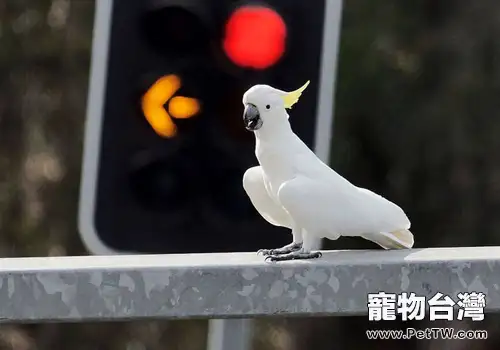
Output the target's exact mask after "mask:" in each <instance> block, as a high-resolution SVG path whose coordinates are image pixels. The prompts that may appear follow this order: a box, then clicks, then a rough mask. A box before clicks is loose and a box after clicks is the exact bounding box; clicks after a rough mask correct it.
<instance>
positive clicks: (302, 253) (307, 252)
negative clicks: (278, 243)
mask: <svg viewBox="0 0 500 350" xmlns="http://www.w3.org/2000/svg"><path fill="white" fill-rule="evenodd" d="M313 242H314V241H313V240H311V239H310V238H309V239H307V235H305V237H304V242H303V244H302V247H301V248H300V249H299V250H297V251H294V252H290V253H287V254H280V255H277V254H272V255H268V256H266V261H268V260H269V261H287V260H306V259H317V258H320V257H321V255H322V254H321V252H312V251H311V250H312V248H313V244H314V243H313Z"/></svg>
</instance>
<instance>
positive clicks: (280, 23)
mask: <svg viewBox="0 0 500 350" xmlns="http://www.w3.org/2000/svg"><path fill="white" fill-rule="evenodd" d="M286 35H287V29H286V24H285V21H284V20H283V18H282V17H281V16H280V15H279V14H278V13H277V12H276V11H274V10H273V9H271V8H269V7H265V6H255V5H254V6H242V7H240V8H238V9H237V10H236V11H234V12H233V13H232V14H231V16H230V17H229V19H228V21H227V23H226V31H225V37H224V42H223V48H224V51H225V52H226V55H227V56H228V57H229V59H230V60H231V61H233V62H234V63H235V64H237V65H239V66H241V67H245V68H253V69H265V68H268V67H270V66H272V65H274V64H275V63H276V62H277V61H278V60H279V59H280V58H281V56H283V53H284V51H285V40H286Z"/></svg>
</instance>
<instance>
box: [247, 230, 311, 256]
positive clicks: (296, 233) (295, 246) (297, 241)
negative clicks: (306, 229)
mask: <svg viewBox="0 0 500 350" xmlns="http://www.w3.org/2000/svg"><path fill="white" fill-rule="evenodd" d="M292 235H293V242H292V243H290V244H287V245H286V246H284V247H281V248H275V249H260V250H259V251H257V254H262V255H266V256H270V255H283V254H289V253H292V252H296V251H298V250H300V249H301V248H302V230H301V229H300V227H294V228H293V229H292Z"/></svg>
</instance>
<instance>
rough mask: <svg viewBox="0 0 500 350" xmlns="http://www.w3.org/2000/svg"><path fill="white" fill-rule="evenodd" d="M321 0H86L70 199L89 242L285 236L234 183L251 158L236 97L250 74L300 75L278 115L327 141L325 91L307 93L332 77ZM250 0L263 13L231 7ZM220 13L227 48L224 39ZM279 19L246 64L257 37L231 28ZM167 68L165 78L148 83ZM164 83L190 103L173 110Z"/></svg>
mask: <svg viewBox="0 0 500 350" xmlns="http://www.w3.org/2000/svg"><path fill="white" fill-rule="evenodd" d="M327 1H329V0H318V1H315V2H314V3H311V2H304V1H302V0H267V1H260V2H255V1H232V0H210V1H209V0H182V1H181V0H148V1H146V0H144V1H112V0H102V1H97V3H96V19H95V31H94V46H93V52H92V67H91V81H90V89H89V103H88V115H87V126H86V131H85V132H86V134H85V149H84V163H83V177H82V187H81V197H80V213H79V231H80V234H81V236H82V238H83V241H84V242H85V244H86V246H87V247H88V248H89V249H90V250H91V251H92V252H93V253H96V254H106V253H114V252H128V253H191V252H226V251H254V250H257V249H259V248H267V247H277V246H280V245H283V244H285V243H286V242H288V241H289V238H287V235H288V234H289V233H288V230H287V229H284V228H278V227H274V226H272V225H270V224H268V223H267V222H266V221H264V219H262V218H261V217H260V215H259V214H258V213H257V212H256V211H255V209H254V208H253V206H252V205H251V203H250V200H249V199H248V197H247V196H246V194H245V193H244V190H243V187H242V176H243V173H244V171H245V170H246V169H247V168H249V167H251V166H253V165H256V164H257V161H256V159H255V155H254V146H255V141H254V136H253V134H252V133H250V132H248V131H246V130H245V128H244V126H243V121H242V112H243V108H242V107H243V106H242V103H241V99H242V95H243V93H244V92H245V91H246V90H247V89H248V88H250V87H251V86H252V85H255V84H260V83H266V84H269V85H272V86H275V87H278V88H280V89H283V90H294V89H296V88H298V87H299V86H301V85H302V84H303V83H304V82H305V81H307V80H311V84H310V86H309V87H308V89H307V90H306V92H305V93H304V94H303V95H302V97H301V100H300V103H298V104H297V105H296V106H294V109H293V110H292V111H291V117H290V120H291V123H292V127H293V129H294V130H295V132H296V133H297V134H298V135H299V136H300V137H301V138H302V139H303V140H304V142H305V143H306V144H308V145H309V146H310V147H311V148H313V149H314V148H317V147H318V144H319V145H320V147H322V149H323V150H326V149H327V148H328V145H326V146H325V143H328V142H329V132H328V131H326V130H323V129H324V128H323V129H320V128H318V123H319V122H320V121H321V123H323V124H322V125H323V126H324V125H327V126H328V127H329V119H331V107H332V99H333V93H331V94H330V96H328V95H326V97H325V95H324V94H322V97H321V98H320V97H319V96H320V83H322V84H325V85H323V86H326V87H328V86H330V85H332V86H333V80H334V78H335V77H334V71H335V70H334V64H335V62H334V61H331V62H329V61H326V62H325V60H328V59H331V57H335V51H336V40H334V41H333V42H331V43H328V40H325V37H324V35H323V33H324V32H327V29H325V28H324V24H325V18H326V17H327V16H328V14H326V15H325V13H326V12H327V9H326V4H327ZM245 6H247V7H245ZM256 6H261V8H263V9H264V11H261V12H260V14H259V13H257V15H261V17H260V18H263V20H262V21H264V19H265V18H269V22H266V23H267V24H266V23H264V22H262V21H261V22H258V25H254V24H253V23H254V22H251V21H252V20H254V18H255V16H254V15H255V13H253V12H251V11H250V12H248V11H247V12H246V13H245V12H244V11H240V12H241V13H242V15H241V16H240V17H239V18H238V19H235V17H234V14H235V11H236V10H238V9H242V8H243V9H250V10H252V9H253V8H254V7H256ZM266 8H268V9H271V11H267V10H266ZM276 14H277V15H276ZM232 16H233V17H232ZM266 16H267V17H266ZM273 16H274V17H273ZM277 16H278V17H279V18H281V19H280V20H278V21H276V18H277ZM230 18H233V19H234V21H233V22H232V28H233V29H231V30H233V31H236V32H233V33H232V34H233V35H236V39H235V40H236V41H234V40H233V48H230V49H231V50H233V49H234V50H239V51H237V52H235V55H239V56H238V57H239V60H235V59H234V57H231V55H229V52H228V51H227V50H228V49H227V47H225V46H224V39H225V38H227V35H228V34H227V32H226V31H227V30H229V29H228V27H229V20H230ZM236 20H237V21H239V22H237V23H236V24H235V23H234V22H235V21H236ZM281 20H282V21H283V23H284V25H285V29H286V36H285V38H284V40H285V50H284V52H283V53H279V55H281V57H280V58H279V59H278V60H276V59H274V61H273V62H272V63H269V64H268V65H267V66H266V67H263V66H261V67H258V68H256V67H255V66H252V64H251V61H252V60H250V59H249V60H248V62H249V65H247V66H245V65H244V62H245V61H246V58H251V57H250V56H252V54H253V52H252V47H253V46H252V45H255V50H256V52H263V53H267V51H266V50H268V49H267V48H266V47H264V48H262V47H261V46H260V45H261V43H260V42H259V40H257V41H255V40H254V39H252V40H253V41H248V42H247V45H243V46H241V47H240V45H239V41H238V40H240V37H239V36H241V40H242V41H245V40H247V39H246V38H245V36H246V37H252V35H253V32H254V31H259V30H261V31H263V30H266V29H265V28H267V27H269V28H271V27H273V26H274V27H273V28H277V29H272V28H271V29H269V30H275V32H276V31H277V30H282V29H283V26H282V22H281ZM234 28H236V29H234ZM235 33H236V34H235ZM273 35H274V34H273ZM280 35H282V32H279V33H278V32H276V33H275V36H276V38H277V39H276V40H281V39H280V38H281V37H280ZM334 39H335V38H334ZM266 40H267V39H266ZM324 42H327V43H328V44H327V45H325V44H324ZM271 45H272V43H271ZM332 45H333V46H332ZM331 46H332V47H331ZM271 48H272V47H271ZM258 50H261V51H258ZM262 50H264V51H262ZM332 53H333V55H332ZM329 57H330V58H329ZM256 60H257V61H259V64H261V65H262V62H263V60H262V57H261V56H259V55H256V56H255V57H254V62H257V61H256ZM242 62H243V63H242ZM264 63H265V62H264ZM242 64H243V66H242ZM330 65H331V66H332V67H329V66H330ZM325 67H326V68H325ZM169 77H175V79H173V80H172V81H177V82H178V83H179V84H178V86H177V87H176V88H174V87H172V86H173V85H172V84H171V85H168V84H166V85H165V84H164V86H163V87H159V88H157V89H156V90H154V91H153V92H151V91H152V86H161V84H160V83H159V82H162V81H168V79H169ZM176 79H177V80H176ZM325 81H326V83H325ZM329 82H330V83H331V84H329ZM154 84H156V85H154ZM169 89H170V90H169ZM332 91H333V89H332ZM332 91H330V92H332ZM148 96H149V97H148ZM162 96H163V97H162ZM165 96H167V97H165ZM175 97H179V98H181V99H191V100H192V101H196V106H197V109H196V112H194V113H191V114H187V116H184V117H179V116H178V115H177V117H176V114H175V113H174V110H173V109H172V103H173V102H172V101H174V98H175ZM162 98H163V99H162ZM164 100H165V101H164ZM151 101H152V102H151ZM183 101H184V100H183ZM155 103H156V104H157V105H155ZM178 105H179V106H180V107H179V108H178V110H179V111H180V112H179V113H180V114H182V113H184V112H185V111H186V108H187V107H186V106H185V104H184V105H183V104H182V103H180V104H178ZM325 106H326V107H325ZM328 107H329V108H328ZM183 108H184V109H183ZM188 109H189V108H188ZM321 109H322V113H323V115H320V114H319V112H321ZM165 111H166V112H165ZM186 113H187V112H186ZM325 118H326V119H325ZM320 119H321V120H320ZM148 121H149V122H148ZM167 121H168V123H167ZM156 122H157V124H158V125H162V126H161V127H156V128H155V127H154V125H156V124H155V123H156ZM172 123H173V124H172ZM172 125H173V126H172ZM162 128H163V129H162ZM172 128H173V129H172ZM160 129H161V130H163V131H164V134H161V130H160ZM172 130H175V132H173V131H172ZM318 130H319V131H320V132H322V135H321V140H322V141H324V142H323V144H320V143H318ZM325 136H326V137H325ZM323 153H324V151H323ZM323 157H324V154H323Z"/></svg>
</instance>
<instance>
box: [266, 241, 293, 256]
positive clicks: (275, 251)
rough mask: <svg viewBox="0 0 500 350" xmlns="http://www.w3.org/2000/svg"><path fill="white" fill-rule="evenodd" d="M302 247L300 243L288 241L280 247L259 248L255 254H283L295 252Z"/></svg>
mask: <svg viewBox="0 0 500 350" xmlns="http://www.w3.org/2000/svg"><path fill="white" fill-rule="evenodd" d="M301 248H302V243H290V244H288V245H286V246H284V247H282V248H276V249H259V250H258V251H257V254H259V255H264V256H269V255H284V254H290V253H293V252H296V251H298V250H300V249H301Z"/></svg>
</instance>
